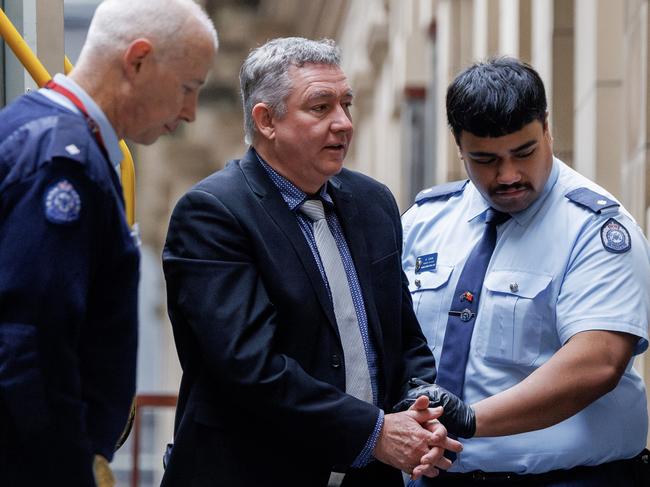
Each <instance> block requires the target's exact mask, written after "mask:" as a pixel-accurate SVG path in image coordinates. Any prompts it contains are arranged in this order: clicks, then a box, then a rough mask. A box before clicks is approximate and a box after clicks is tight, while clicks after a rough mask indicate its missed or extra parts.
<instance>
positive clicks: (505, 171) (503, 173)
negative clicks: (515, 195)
mask: <svg viewBox="0 0 650 487" xmlns="http://www.w3.org/2000/svg"><path fill="white" fill-rule="evenodd" d="M519 181H521V174H520V172H519V166H518V163H517V161H514V160H513V159H512V158H511V157H504V158H503V159H501V161H500V162H499V164H498V166H497V183H499V184H505V185H510V184H515V183H518V182H519Z"/></svg>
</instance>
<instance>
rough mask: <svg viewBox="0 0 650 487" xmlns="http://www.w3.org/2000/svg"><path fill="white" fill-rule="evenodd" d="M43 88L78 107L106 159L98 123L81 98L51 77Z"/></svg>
mask: <svg viewBox="0 0 650 487" xmlns="http://www.w3.org/2000/svg"><path fill="white" fill-rule="evenodd" d="M44 88H47V89H49V90H53V91H56V92H57V93H60V94H62V95H63V96H65V97H66V98H67V99H68V100H70V101H71V102H72V104H73V105H74V106H75V107H77V108H78V109H79V111H80V112H81V113H82V114H83V116H84V118H85V119H86V123H87V124H88V127H90V131H91V132H92V134H93V136H94V137H95V139H96V140H97V143H98V144H99V148H100V149H101V150H102V153H103V154H104V156H106V158H107V159H108V151H107V150H106V145H104V140H103V139H102V134H101V133H100V131H99V125H97V122H95V120H94V119H93V118H92V117H91V116H90V115H88V110H86V107H85V106H84V104H83V103H82V102H81V100H80V99H79V98H78V97H77V95H75V94H74V93H72V92H71V91H70V90H68V89H67V88H64V87H63V86H61V85H60V84H58V83H57V82H55V81H54V80H53V79H51V80H50V81H48V82H47V83H45V85H44Z"/></svg>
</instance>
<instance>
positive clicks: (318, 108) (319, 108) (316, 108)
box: [311, 103, 327, 113]
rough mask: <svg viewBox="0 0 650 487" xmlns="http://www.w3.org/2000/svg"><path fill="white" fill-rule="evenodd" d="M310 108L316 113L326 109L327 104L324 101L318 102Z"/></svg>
mask: <svg viewBox="0 0 650 487" xmlns="http://www.w3.org/2000/svg"><path fill="white" fill-rule="evenodd" d="M311 110H312V111H313V112H316V113H323V112H325V111H326V110H327V105H326V104H325V103H319V104H318V105H314V106H312V107H311Z"/></svg>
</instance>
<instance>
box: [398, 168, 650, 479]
mask: <svg viewBox="0 0 650 487" xmlns="http://www.w3.org/2000/svg"><path fill="white" fill-rule="evenodd" d="M577 188H588V189H590V190H592V191H594V192H595V193H598V194H599V195H604V196H606V198H608V199H610V200H614V201H615V199H614V198H613V196H612V195H610V194H609V193H607V192H606V191H605V190H604V189H603V188H601V187H599V186H597V185H596V184H594V183H593V182H591V181H589V180H588V179H586V178H584V177H583V176H581V175H580V174H578V173H576V172H575V171H573V170H572V169H571V168H569V167H568V166H566V165H565V164H564V163H563V162H561V161H560V160H558V159H555V160H554V162H553V169H552V171H551V175H550V177H549V180H548V182H547V183H546V185H545V188H544V190H543V192H542V194H541V195H540V197H539V198H538V199H537V200H536V201H535V202H534V203H533V204H532V205H531V206H530V207H529V208H527V209H526V210H524V211H522V212H519V213H516V214H513V215H512V218H511V219H510V220H509V221H508V222H506V223H504V224H502V225H500V226H499V227H498V235H497V244H496V247H495V250H494V253H493V254H492V258H491V261H490V264H489V266H488V269H487V273H486V277H485V281H484V283H483V289H482V291H481V301H480V304H479V310H478V315H477V317H476V323H475V326H474V332H473V335H472V341H471V345H470V353H469V360H468V364H467V369H466V376H465V388H464V397H465V400H466V401H467V402H468V403H469V404H473V403H476V402H478V401H480V400H481V399H484V398H486V397H489V396H493V395H495V394H498V393H499V392H501V391H504V390H506V389H508V388H510V387H512V386H514V385H516V384H518V383H519V382H521V381H522V380H523V379H524V378H525V377H527V376H528V375H529V374H530V373H532V372H533V371H535V370H536V369H537V368H538V367H540V366H541V365H543V364H544V363H545V362H547V361H548V360H549V359H550V358H551V357H552V356H553V354H555V352H557V351H558V349H559V348H560V347H561V346H562V345H563V344H564V343H566V341H567V340H568V339H569V338H571V337H572V336H573V335H575V334H576V333H579V332H581V331H585V330H612V331H619V332H625V333H630V334H632V335H636V336H638V337H639V341H638V343H637V347H636V350H635V353H636V354H638V353H641V352H643V351H645V349H646V348H647V347H648V332H647V330H648V318H649V315H650V249H649V246H648V243H647V241H646V240H645V238H644V236H643V233H642V231H641V229H640V228H639V227H638V225H637V224H636V223H635V221H634V220H633V219H632V217H631V216H630V214H629V213H628V212H627V211H626V210H625V209H624V208H622V207H619V206H609V205H607V208H605V207H603V208H604V209H602V210H601V211H592V210H590V209H589V208H586V207H584V206H581V205H579V204H576V203H575V202H572V201H570V200H569V199H568V198H567V197H566V196H565V195H566V194H567V193H569V192H570V191H572V190H574V189H577ZM423 195H424V197H425V198H426V193H424V192H423ZM418 200H419V202H420V203H419V204H416V205H414V206H413V207H411V208H410V209H409V210H408V211H407V212H406V213H405V215H404V216H403V221H402V223H403V226H404V255H403V267H404V271H405V272H406V275H407V277H408V279H409V287H410V290H411V293H412V297H413V306H414V308H415V311H416V314H417V317H418V320H419V322H420V325H421V326H422V330H423V332H424V334H425V336H426V338H427V341H428V343H429V346H430V347H431V349H432V351H433V354H434V356H435V359H436V363H439V362H440V354H441V348H442V344H443V340H444V336H445V328H446V325H447V316H448V315H447V312H448V311H449V309H450V304H451V301H452V298H453V297H454V296H453V293H454V290H455V288H456V284H457V282H458V278H459V276H460V273H461V271H462V269H463V266H464V264H465V261H466V259H467V257H468V255H469V253H470V251H471V250H472V248H473V247H474V245H475V244H476V243H477V242H478V240H479V239H480V237H481V235H482V233H483V231H484V227H485V224H484V220H485V211H486V210H487V209H488V207H489V205H488V203H487V202H486V201H485V199H484V198H483V197H482V196H481V194H480V193H479V192H478V191H477V189H476V187H475V186H474V185H473V184H472V183H471V182H470V183H468V184H467V186H466V187H465V188H464V190H463V191H461V192H458V193H456V194H454V195H453V196H451V197H440V198H431V199H425V200H423V199H422V198H418ZM595 201H596V202H597V203H596V206H597V205H598V204H603V205H604V204H605V201H604V200H603V199H599V198H598V195H596V198H595ZM610 218H614V219H615V220H616V221H618V222H619V223H620V224H622V225H623V226H624V227H625V228H626V229H627V230H628V232H629V234H630V236H631V249H630V250H629V251H627V252H624V253H613V252H610V251H608V250H606V249H605V245H604V243H603V242H604V241H603V240H601V229H602V228H603V226H604V225H605V224H606V223H607V222H608V220H609V219H610ZM435 253H437V254H438V255H437V263H436V264H435V268H433V269H432V268H431V267H433V266H431V265H429V266H427V267H426V270H425V271H422V269H420V271H419V272H417V273H416V269H415V267H416V259H417V257H418V256H425V255H429V254H435ZM647 431H648V417H647V409H646V396H645V387H644V384H643V381H642V380H641V378H640V377H639V375H638V374H637V373H636V371H634V370H633V369H632V363H631V362H630V364H628V367H627V369H626V371H625V373H624V374H623V377H622V378H621V381H620V383H619V384H618V386H617V387H616V388H615V389H614V390H613V391H612V392H610V393H608V394H606V395H604V396H603V397H601V398H600V399H598V400H597V401H595V402H593V403H592V404H590V405H589V406H587V407H586V408H585V409H583V410H582V411H580V412H579V413H577V414H576V415H574V416H573V417H571V418H569V419H567V420H565V421H562V422H561V423H559V424H557V425H555V426H552V427H550V428H546V429H543V430H539V431H533V432H529V433H522V434H518V435H512V436H505V437H498V438H472V439H468V440H463V444H464V449H463V452H462V453H460V454H459V455H458V459H457V460H456V462H455V463H454V465H453V466H452V468H451V469H450V471H452V472H469V471H473V470H483V471H493V472H495V471H500V472H516V473H520V474H524V473H541V472H547V471H550V470H555V469H568V468H571V467H574V466H577V465H597V464H601V463H604V462H609V461H613V460H617V459H622V458H630V457H633V456H635V455H636V454H638V453H639V452H640V451H641V450H642V449H643V448H644V447H645V444H646V435H647Z"/></svg>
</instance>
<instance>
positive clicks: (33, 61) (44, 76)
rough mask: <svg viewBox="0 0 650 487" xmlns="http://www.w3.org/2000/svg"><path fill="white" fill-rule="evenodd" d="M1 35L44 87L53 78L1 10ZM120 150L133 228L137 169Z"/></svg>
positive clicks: (67, 63) (68, 66)
mask: <svg viewBox="0 0 650 487" xmlns="http://www.w3.org/2000/svg"><path fill="white" fill-rule="evenodd" d="M0 35H1V36H2V38H3V39H4V40H5V42H6V43H7V45H8V46H9V47H10V48H11V50H12V51H13V52H14V54H15V55H16V57H17V58H18V60H19V61H20V62H21V63H22V65H23V66H24V67H25V69H26V70H27V72H28V73H29V74H30V76H31V77H32V78H33V79H34V82H35V83H36V84H37V85H38V86H39V87H42V86H43V85H44V84H45V83H47V82H48V81H49V80H50V79H52V76H50V74H49V73H48V72H47V69H45V66H43V63H41V62H40V61H39V59H38V58H37V57H36V55H35V54H34V52H33V51H32V50H31V48H30V47H29V45H28V44H27V43H26V42H25V40H24V39H23V37H22V36H21V35H20V33H19V32H18V31H17V30H16V28H15V27H14V25H13V24H12V23H11V20H9V17H7V15H6V14H5V13H4V11H3V10H2V9H1V8H0ZM63 64H64V71H65V73H66V74H68V73H69V72H70V71H72V68H73V66H72V63H71V62H70V60H69V59H68V58H67V56H66V57H65V58H64V60H63ZM120 149H122V154H123V155H124V159H123V160H122V163H121V164H120V175H121V179H122V192H123V194H124V205H125V208H126V221H127V222H128V223H129V226H133V224H134V223H135V167H134V164H133V157H131V151H129V148H128V147H127V146H126V143H125V142H124V141H123V140H120Z"/></svg>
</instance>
